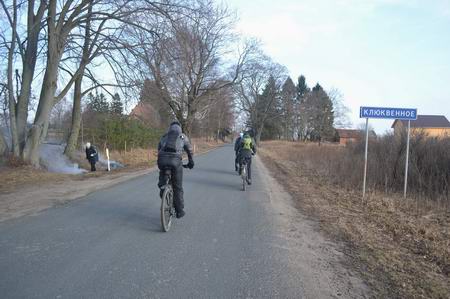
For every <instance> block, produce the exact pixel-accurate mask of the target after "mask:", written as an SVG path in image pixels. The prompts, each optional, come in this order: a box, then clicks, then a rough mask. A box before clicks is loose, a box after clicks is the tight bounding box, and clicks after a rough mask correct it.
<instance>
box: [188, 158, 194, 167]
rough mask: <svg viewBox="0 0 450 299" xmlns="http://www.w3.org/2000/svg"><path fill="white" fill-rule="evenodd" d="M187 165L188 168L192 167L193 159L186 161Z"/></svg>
mask: <svg viewBox="0 0 450 299" xmlns="http://www.w3.org/2000/svg"><path fill="white" fill-rule="evenodd" d="M187 167H188V168H189V169H192V168H194V160H189V162H188V164H187Z"/></svg>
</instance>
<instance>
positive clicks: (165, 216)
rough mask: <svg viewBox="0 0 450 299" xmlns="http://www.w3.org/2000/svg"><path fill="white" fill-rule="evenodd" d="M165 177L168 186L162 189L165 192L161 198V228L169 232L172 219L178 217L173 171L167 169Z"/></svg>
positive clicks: (184, 166)
mask: <svg viewBox="0 0 450 299" xmlns="http://www.w3.org/2000/svg"><path fill="white" fill-rule="evenodd" d="M183 168H188V166H187V165H183ZM164 175H165V176H166V178H167V180H166V184H165V185H164V186H163V187H161V189H163V190H164V191H163V194H162V196H161V226H162V229H163V231H164V232H168V231H169V230H170V227H171V225H172V218H173V217H174V216H176V211H175V207H174V205H173V187H172V170H171V169H170V168H168V169H165V170H164Z"/></svg>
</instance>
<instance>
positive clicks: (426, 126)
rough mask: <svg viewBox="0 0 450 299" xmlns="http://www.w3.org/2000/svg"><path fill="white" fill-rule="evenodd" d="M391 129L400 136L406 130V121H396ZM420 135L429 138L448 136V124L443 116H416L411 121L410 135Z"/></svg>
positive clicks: (449, 124)
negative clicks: (415, 118) (422, 134)
mask: <svg viewBox="0 0 450 299" xmlns="http://www.w3.org/2000/svg"><path fill="white" fill-rule="evenodd" d="M392 128H393V129H394V133H395V134H396V135H397V134H400V133H401V132H402V131H403V130H406V129H407V128H408V121H407V120H399V119H396V120H395V121H394V123H393V124H392ZM420 133H424V134H426V135H427V136H430V137H444V136H450V122H449V121H448V119H447V118H446V117H445V116H443V115H417V120H412V121H411V134H420Z"/></svg>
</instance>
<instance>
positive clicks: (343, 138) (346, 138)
mask: <svg viewBox="0 0 450 299" xmlns="http://www.w3.org/2000/svg"><path fill="white" fill-rule="evenodd" d="M376 137H377V134H375V132H374V131H372V130H371V131H369V138H376ZM364 138H365V132H364V131H361V130H354V129H336V141H337V142H339V144H341V145H346V144H347V143H349V142H357V141H359V140H361V139H364Z"/></svg>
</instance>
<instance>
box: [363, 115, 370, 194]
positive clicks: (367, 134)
mask: <svg viewBox="0 0 450 299" xmlns="http://www.w3.org/2000/svg"><path fill="white" fill-rule="evenodd" d="M368 146H369V118H366V150H365V154H364V181H363V199H364V197H365V196H366V177H367V148H368Z"/></svg>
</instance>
